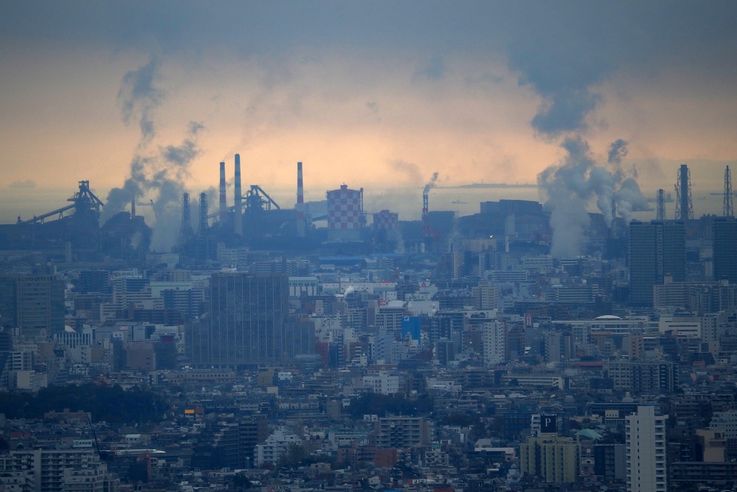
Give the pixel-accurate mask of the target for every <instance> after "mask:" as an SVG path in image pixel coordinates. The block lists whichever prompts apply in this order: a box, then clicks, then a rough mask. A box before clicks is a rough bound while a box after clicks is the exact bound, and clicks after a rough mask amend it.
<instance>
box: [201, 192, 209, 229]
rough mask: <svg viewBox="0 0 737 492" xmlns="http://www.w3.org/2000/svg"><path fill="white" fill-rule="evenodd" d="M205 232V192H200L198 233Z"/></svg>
mask: <svg viewBox="0 0 737 492" xmlns="http://www.w3.org/2000/svg"><path fill="white" fill-rule="evenodd" d="M205 234H207V193H200V235H202V236H204V235H205Z"/></svg>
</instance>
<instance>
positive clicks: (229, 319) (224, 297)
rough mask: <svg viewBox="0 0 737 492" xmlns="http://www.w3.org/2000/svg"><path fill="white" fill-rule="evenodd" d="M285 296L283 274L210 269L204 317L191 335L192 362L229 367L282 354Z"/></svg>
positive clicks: (274, 359)
mask: <svg viewBox="0 0 737 492" xmlns="http://www.w3.org/2000/svg"><path fill="white" fill-rule="evenodd" d="M288 299H289V281H288V277H287V276H286V275H282V274H247V273H216V274H214V275H213V276H212V277H211V278H210V306H209V313H208V316H209V318H208V320H206V321H203V322H201V324H200V325H199V327H198V329H197V330H196V332H195V333H194V334H193V337H192V340H191V343H192V344H193V347H192V359H193V362H194V363H195V364H198V365H202V364H204V365H210V366H218V367H223V366H226V367H232V366H239V365H246V364H257V363H268V362H274V361H278V360H280V359H283V358H285V357H286V356H287V353H286V348H287V342H288V341H287V336H288V334H287V315H288Z"/></svg>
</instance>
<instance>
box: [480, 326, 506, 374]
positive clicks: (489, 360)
mask: <svg viewBox="0 0 737 492" xmlns="http://www.w3.org/2000/svg"><path fill="white" fill-rule="evenodd" d="M483 335H484V365H486V366H487V367H493V366H496V365H499V364H504V363H505V362H507V330H506V327H505V326H504V324H503V323H500V322H499V321H497V320H491V321H486V322H485V323H484V328H483Z"/></svg>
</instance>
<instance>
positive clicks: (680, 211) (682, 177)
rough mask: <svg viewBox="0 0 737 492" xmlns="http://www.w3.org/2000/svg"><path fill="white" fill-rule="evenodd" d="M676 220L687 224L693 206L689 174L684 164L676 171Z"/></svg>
mask: <svg viewBox="0 0 737 492" xmlns="http://www.w3.org/2000/svg"><path fill="white" fill-rule="evenodd" d="M676 195H678V196H677V200H676V219H677V220H682V221H683V222H687V221H688V220H690V219H692V218H693V205H692V202H691V173H690V172H689V170H688V166H687V165H686V164H681V167H680V169H679V170H678V183H677V184H676Z"/></svg>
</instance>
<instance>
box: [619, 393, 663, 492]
mask: <svg viewBox="0 0 737 492" xmlns="http://www.w3.org/2000/svg"><path fill="white" fill-rule="evenodd" d="M667 418H668V417H667V416H660V415H656V414H655V407H651V406H638V407H637V413H635V414H632V415H628V416H627V417H626V418H625V435H626V451H625V453H626V459H627V490H628V492H640V491H642V492H661V491H662V492H664V491H665V490H667V475H666V460H665V450H666V446H665V421H666V420H667Z"/></svg>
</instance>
